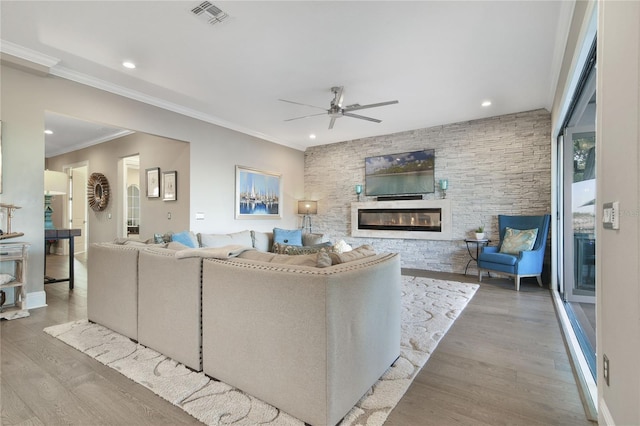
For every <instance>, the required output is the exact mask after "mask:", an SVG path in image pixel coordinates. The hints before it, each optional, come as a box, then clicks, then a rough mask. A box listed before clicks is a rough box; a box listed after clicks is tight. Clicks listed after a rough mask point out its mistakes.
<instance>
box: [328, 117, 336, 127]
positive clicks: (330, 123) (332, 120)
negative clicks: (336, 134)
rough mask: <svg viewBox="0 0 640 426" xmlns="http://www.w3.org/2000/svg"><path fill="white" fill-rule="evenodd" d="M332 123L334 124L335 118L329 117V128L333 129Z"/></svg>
mask: <svg viewBox="0 0 640 426" xmlns="http://www.w3.org/2000/svg"><path fill="white" fill-rule="evenodd" d="M334 124H336V118H335V117H331V121H330V122H329V130H331V129H333V125H334Z"/></svg>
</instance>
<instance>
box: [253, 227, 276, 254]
mask: <svg viewBox="0 0 640 426" xmlns="http://www.w3.org/2000/svg"><path fill="white" fill-rule="evenodd" d="M251 238H253V248H255V249H256V250H260V251H269V250H270V249H271V245H272V243H271V240H272V239H273V234H272V233H271V232H260V231H251Z"/></svg>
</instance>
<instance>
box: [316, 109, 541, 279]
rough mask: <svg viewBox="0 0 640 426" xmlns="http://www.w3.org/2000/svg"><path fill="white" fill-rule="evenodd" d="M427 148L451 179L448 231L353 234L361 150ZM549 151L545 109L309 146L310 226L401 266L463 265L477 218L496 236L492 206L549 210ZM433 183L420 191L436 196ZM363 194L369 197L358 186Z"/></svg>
mask: <svg viewBox="0 0 640 426" xmlns="http://www.w3.org/2000/svg"><path fill="white" fill-rule="evenodd" d="M431 148H433V149H435V178H436V182H437V181H438V180H440V179H443V178H446V179H448V180H449V189H448V190H447V198H448V199H450V200H451V206H452V211H453V239H452V240H451V241H433V240H403V239H382V238H356V237H351V236H350V234H351V216H350V215H351V203H352V202H355V201H357V196H356V194H355V189H354V187H355V185H356V184H359V183H360V184H364V180H365V179H364V159H365V157H371V156H376V155H385V154H393V153H400V152H407V151H418V150H421V149H431ZM551 151H552V143H551V115H550V113H549V112H547V111H546V110H543V109H541V110H535V111H528V112H522V113H516V114H509V115H504V116H500V117H492V118H487V119H481V120H474V121H466V122H461V123H454V124H447V125H443V126H436V127H430V128H426V129H418V130H412V131H407V132H402V133H395V134H391V135H384V136H376V137H371V138H364V139H358V140H353V141H347V142H340V143H335V144H331V145H322V146H316V147H311V148H309V149H307V151H306V152H305V198H306V199H311V200H318V215H317V216H314V217H313V218H312V220H313V231H314V232H322V233H324V234H325V238H328V239H329V240H331V241H338V240H340V239H344V240H345V241H346V242H348V243H349V244H352V245H354V246H359V245H362V244H371V245H372V246H373V247H374V248H375V249H376V250H377V251H390V252H397V253H400V255H401V260H402V267H404V268H417V269H427V270H433V271H444V272H458V273H461V272H464V268H465V266H466V264H467V262H468V260H469V254H468V253H467V248H466V245H465V243H464V241H463V240H464V239H465V238H467V237H470V236H472V232H473V230H474V229H476V228H477V227H478V226H479V225H484V226H485V234H486V235H487V238H489V239H491V240H493V244H495V243H497V240H498V214H530V215H533V214H543V213H549V212H550V210H551ZM437 186H438V185H436V193H435V194H426V195H425V196H424V198H425V199H434V198H436V197H441V192H440V189H439V188H438V187H437ZM361 200H362V201H374V200H375V198H374V197H365V196H364V194H363V195H362V196H361ZM547 256H548V253H547ZM474 266H475V264H474ZM469 273H477V270H476V268H475V267H473V268H471V267H470V268H469Z"/></svg>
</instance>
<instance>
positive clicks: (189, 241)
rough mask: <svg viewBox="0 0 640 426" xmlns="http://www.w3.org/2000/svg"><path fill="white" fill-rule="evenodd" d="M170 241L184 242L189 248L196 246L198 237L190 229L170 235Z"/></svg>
mask: <svg viewBox="0 0 640 426" xmlns="http://www.w3.org/2000/svg"><path fill="white" fill-rule="evenodd" d="M171 241H175V242H178V243H180V244H184V245H185V246H187V247H190V248H198V239H197V238H196V236H195V235H193V233H192V232H190V231H183V232H178V233H177V234H173V235H171Z"/></svg>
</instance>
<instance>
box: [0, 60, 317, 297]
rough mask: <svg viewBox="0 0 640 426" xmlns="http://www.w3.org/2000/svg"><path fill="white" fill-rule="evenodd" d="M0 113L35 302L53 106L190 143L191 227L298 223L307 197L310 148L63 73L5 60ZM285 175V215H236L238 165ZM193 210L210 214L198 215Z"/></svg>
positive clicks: (7, 178)
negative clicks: (39, 71) (300, 202)
mask: <svg viewBox="0 0 640 426" xmlns="http://www.w3.org/2000/svg"><path fill="white" fill-rule="evenodd" d="M0 71H1V74H0V77H1V78H0V85H1V86H0V98H1V101H0V102H1V109H0V119H1V120H2V122H3V126H2V132H3V135H2V136H3V138H2V143H3V162H4V168H3V185H4V188H3V189H4V192H3V194H2V202H10V203H14V204H17V205H20V206H22V207H23V208H22V209H21V210H20V212H19V213H18V214H16V218H15V221H14V229H15V230H16V231H17V230H20V231H22V232H24V233H25V236H24V238H23V241H27V242H29V243H31V254H30V263H29V268H28V271H27V272H28V283H27V286H26V289H27V291H28V292H29V294H30V296H29V298H28V300H27V301H28V303H29V306H34V305H38V304H43V303H44V291H43V288H44V286H43V276H44V272H43V254H44V218H43V210H44V207H43V203H44V200H43V193H44V182H43V175H44V133H43V132H44V115H45V111H53V112H56V113H59V114H65V115H69V116H72V117H76V118H79V119H82V120H87V121H93V122H97V123H105V124H110V125H113V126H115V127H120V128H124V129H131V130H135V131H139V132H144V133H149V134H152V135H158V136H164V137H167V138H172V139H176V140H181V141H186V142H189V143H190V144H191V145H190V147H191V150H190V163H191V171H190V176H189V179H190V184H191V185H190V186H191V188H190V209H189V210H190V212H191V214H190V220H189V223H190V227H191V229H192V230H194V231H205V232H228V231H239V230H242V229H259V230H270V229H272V228H273V227H274V226H279V227H295V226H298V221H299V218H298V216H297V215H296V214H295V213H296V208H295V200H296V199H298V198H302V196H303V184H304V154H303V153H302V152H301V151H297V150H294V149H291V148H287V147H283V146H280V145H276V144H273V143H271V142H266V141H264V140H260V139H258V138H255V137H251V136H247V135H245V134H241V133H238V132H235V131H232V130H228V129H224V128H221V127H218V126H215V125H212V124H209V123H205V122H202V121H199V120H195V119H192V118H188V117H185V116H182V115H180V114H176V113H173V112H170V111H166V110H162V109H160V108H156V107H152V106H149V105H146V104H142V103H140V102H136V101H133V100H130V99H126V98H123V97H121V96H117V95H114V94H111V93H107V92H103V91H100V90H97V89H94V88H91V87H87V86H83V85H80V84H77V83H74V82H71V81H68V80H64V79H61V78H57V77H51V76H42V75H36V74H31V73H27V72H24V71H21V70H18V69H15V68H11V67H8V66H6V65H4V64H3V65H2V68H1V69H0ZM237 164H238V165H244V166H250V167H254V168H258V169H263V170H269V171H276V172H279V173H282V178H283V185H284V189H283V192H284V194H283V197H284V199H283V211H284V216H283V218H282V219H281V220H235V215H234V191H235V168H234V167H235V165H237ZM195 212H203V213H204V214H205V216H206V219H205V220H203V221H199V220H198V221H196V220H195V217H194V215H195Z"/></svg>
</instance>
